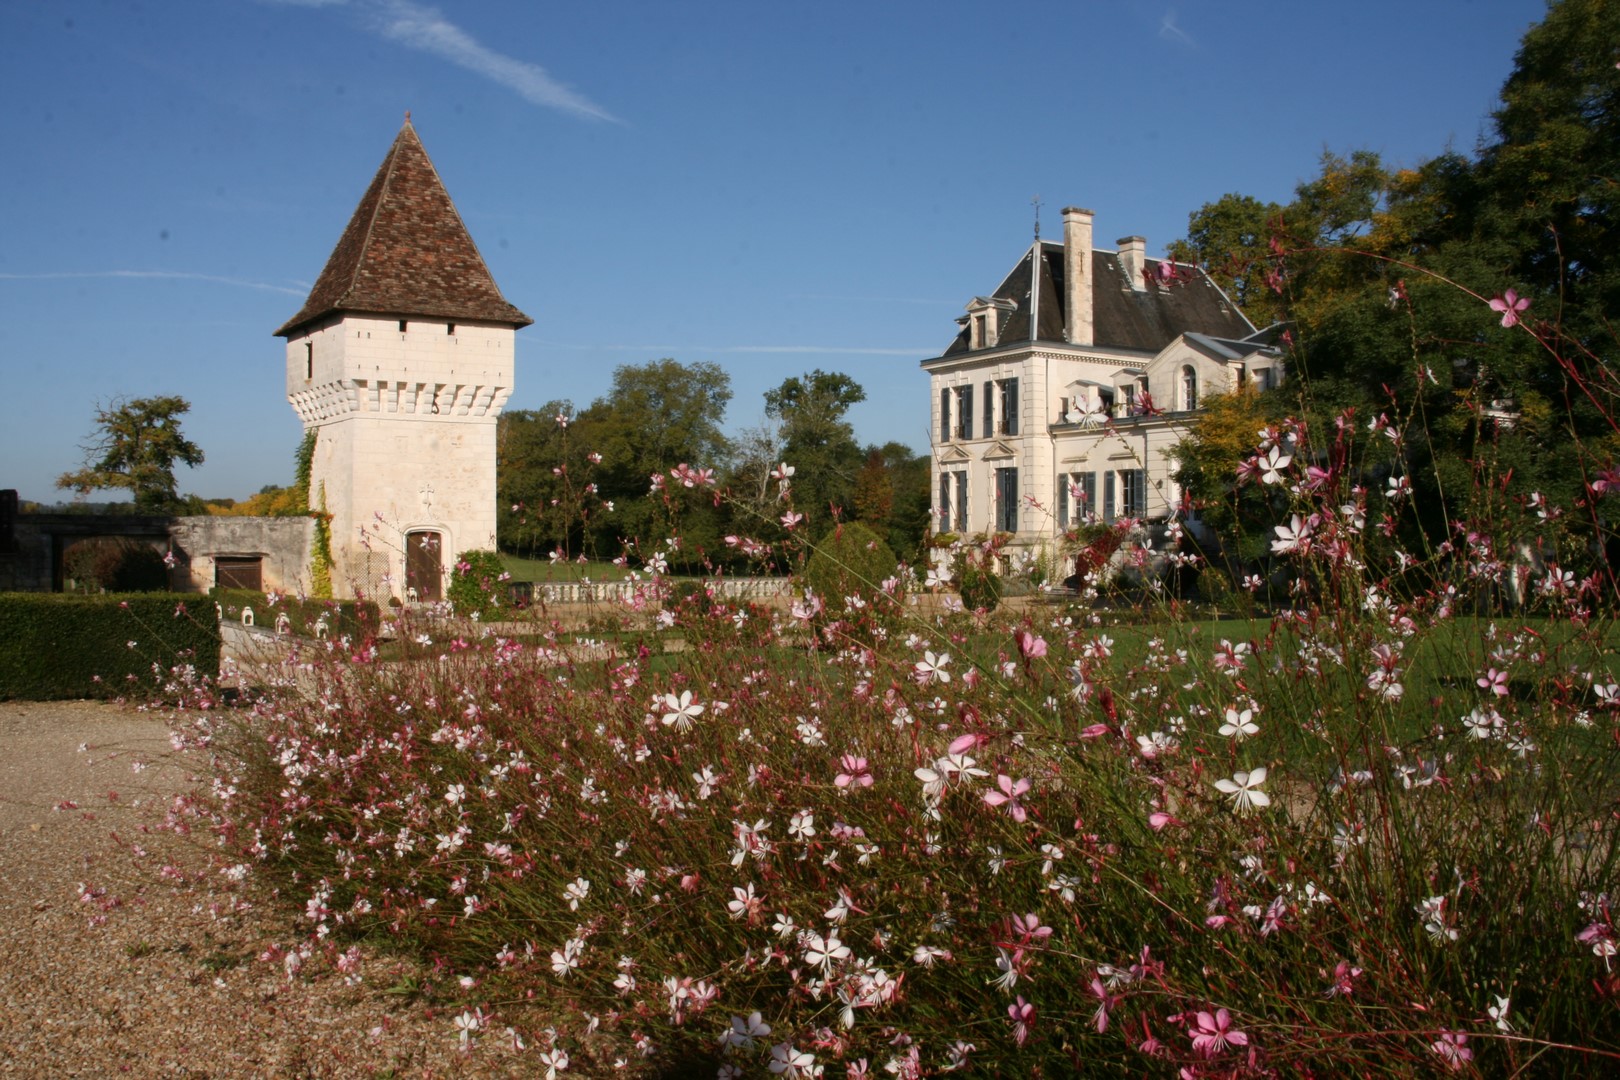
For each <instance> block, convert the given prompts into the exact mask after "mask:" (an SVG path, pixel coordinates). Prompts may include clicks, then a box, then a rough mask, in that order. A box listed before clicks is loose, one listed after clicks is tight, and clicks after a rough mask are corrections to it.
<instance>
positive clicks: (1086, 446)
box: [922, 209, 1282, 551]
mask: <svg viewBox="0 0 1620 1080" xmlns="http://www.w3.org/2000/svg"><path fill="white" fill-rule="evenodd" d="M1064 217H1065V236H1064V243H1063V245H1062V246H1061V248H1060V247H1059V246H1058V245H1056V244H1047V245H1042V244H1040V243H1039V242H1037V244H1036V245H1035V246H1034V247H1032V248H1031V249H1030V251H1029V252H1027V253H1026V255H1025V256H1024V259H1023V261H1022V262H1021V263H1020V264H1019V266H1018V267H1017V268H1015V270H1014V271H1013V272H1012V273H1011V274H1009V275H1008V278H1007V280H1006V281H1004V282H1003V284H1002V287H1001V288H1000V289H998V290H997V293H996V294H995V295H994V296H991V297H975V298H974V299H973V300H972V301H971V302H969V304H968V305H967V308H966V313H965V315H964V316H963V317H962V318H960V319H958V323H959V325H960V326H961V328H962V329H961V333H960V334H959V336H958V339H957V341H956V342H955V343H954V344H953V345H952V346H951V348H949V349H947V350H946V352H945V353H943V354H942V355H940V356H938V357H934V358H932V359H928V360H925V361H923V363H922V367H923V370H925V371H926V372H927V373H928V376H929V401H930V403H931V404H930V414H931V419H930V426H929V430H930V432H931V442H932V456H933V479H932V486H933V503H934V514H935V518H934V529H935V532H936V533H937V534H944V533H954V534H958V535H961V536H965V537H975V536H987V535H990V534H995V533H1003V534H1010V546H1011V547H1012V548H1013V549H1015V550H1016V549H1023V550H1026V551H1034V550H1048V551H1050V550H1052V549H1053V547H1054V546H1055V544H1056V541H1058V540H1059V538H1060V537H1062V536H1063V534H1064V533H1066V532H1068V531H1070V530H1072V529H1073V528H1075V527H1077V526H1079V525H1082V524H1086V523H1089V522H1094V521H1105V522H1113V521H1118V520H1121V519H1127V518H1129V519H1136V520H1153V519H1164V518H1168V517H1170V516H1172V515H1173V514H1176V513H1178V512H1179V511H1180V510H1181V509H1183V508H1182V506H1181V503H1182V499H1181V492H1180V491H1179V490H1178V487H1177V485H1176V482H1175V479H1174V467H1175V466H1174V460H1173V458H1172V457H1171V456H1170V453H1169V451H1170V449H1171V448H1172V447H1173V446H1175V445H1176V444H1177V443H1178V442H1180V441H1181V440H1182V439H1183V438H1184V437H1186V435H1187V434H1188V433H1189V431H1190V430H1191V422H1192V421H1193V419H1194V418H1195V414H1196V411H1197V409H1198V406H1199V402H1200V401H1201V400H1202V398H1203V397H1204V396H1206V395H1210V394H1214V393H1224V392H1230V391H1232V390H1234V389H1236V388H1237V387H1238V386H1240V385H1244V384H1250V385H1253V386H1255V387H1257V388H1260V389H1264V388H1268V387H1270V386H1273V385H1276V384H1277V382H1278V381H1280V379H1281V378H1282V367H1281V360H1280V357H1279V354H1278V353H1277V351H1276V350H1275V349H1274V348H1273V347H1272V346H1271V345H1270V344H1269V341H1270V338H1271V335H1270V334H1269V333H1267V332H1257V331H1256V330H1255V329H1254V327H1253V326H1252V325H1251V324H1249V323H1248V321H1247V320H1246V319H1244V318H1243V317H1242V315H1241V313H1238V312H1237V311H1236V309H1235V308H1233V307H1231V306H1230V304H1229V303H1228V301H1227V300H1226V297H1225V296H1224V295H1223V294H1221V292H1220V290H1219V289H1218V288H1217V287H1216V286H1215V285H1214V283H1213V282H1211V281H1210V280H1209V279H1208V278H1207V277H1206V276H1204V275H1203V274H1202V272H1200V271H1197V270H1196V269H1194V268H1190V267H1184V266H1178V265H1176V264H1172V263H1166V262H1164V261H1162V260H1149V259H1147V258H1146V256H1145V248H1146V241H1144V240H1142V239H1141V238H1140V237H1135V236H1132V237H1126V238H1124V239H1122V240H1121V241H1120V244H1119V248H1118V250H1117V251H1107V250H1095V249H1093V248H1092V247H1091V233H1092V228H1091V220H1092V217H1091V214H1090V212H1089V211H1083V210H1074V209H1070V210H1066V211H1065V213H1064ZM1150 278H1151V280H1150ZM1032 283H1033V284H1032ZM1174 290H1190V291H1188V292H1176V291H1174ZM1043 305H1047V306H1049V308H1050V310H1048V311H1046V312H1044V313H1043V311H1042V306H1043ZM1059 311H1061V315H1062V317H1061V319H1059V318H1057V312H1059ZM1043 314H1044V316H1045V317H1044V319H1043ZM1098 338H1101V340H1098ZM1121 339H1126V340H1125V343H1124V344H1122V343H1121ZM1144 344H1146V345H1149V346H1151V347H1141V346H1143V345H1144Z"/></svg>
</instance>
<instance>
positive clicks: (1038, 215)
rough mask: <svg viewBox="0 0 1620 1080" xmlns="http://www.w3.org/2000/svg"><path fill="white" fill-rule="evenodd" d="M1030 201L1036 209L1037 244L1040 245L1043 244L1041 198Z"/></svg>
mask: <svg viewBox="0 0 1620 1080" xmlns="http://www.w3.org/2000/svg"><path fill="white" fill-rule="evenodd" d="M1029 201H1030V203H1031V204H1032V205H1033V206H1034V207H1035V242H1036V243H1037V244H1038V243H1040V242H1041V197H1040V196H1039V195H1037V196H1035V197H1034V198H1033V199H1031V200H1029Z"/></svg>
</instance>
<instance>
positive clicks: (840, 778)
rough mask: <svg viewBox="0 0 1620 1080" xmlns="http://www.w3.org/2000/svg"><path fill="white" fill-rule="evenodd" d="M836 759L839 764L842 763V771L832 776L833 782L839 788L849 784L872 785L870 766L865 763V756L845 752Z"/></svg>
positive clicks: (858, 785) (857, 785)
mask: <svg viewBox="0 0 1620 1080" xmlns="http://www.w3.org/2000/svg"><path fill="white" fill-rule="evenodd" d="M838 761H839V764H841V765H843V767H844V771H843V772H841V773H839V774H838V775H837V776H835V777H833V783H834V784H837V785H838V786H839V787H841V788H847V787H850V786H851V785H853V786H855V787H871V786H872V772H871V766H870V765H868V764H867V762H866V759H865V758H863V757H856V756H855V755H854V754H845V755H843V756H842V757H840V758H839V759H838Z"/></svg>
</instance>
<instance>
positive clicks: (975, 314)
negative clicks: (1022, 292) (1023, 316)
mask: <svg viewBox="0 0 1620 1080" xmlns="http://www.w3.org/2000/svg"><path fill="white" fill-rule="evenodd" d="M1016 310H1018V305H1017V304H1015V303H1013V302H1012V301H1011V300H1002V299H999V298H994V297H987V296H975V297H974V298H973V300H972V302H971V303H969V304H968V306H967V311H968V315H967V317H968V324H967V325H968V348H969V349H993V348H995V347H996V346H997V345H999V344H1001V330H1002V326H1003V323H1004V321H1005V317H1006V315H1007V313H1009V312H1012V311H1016Z"/></svg>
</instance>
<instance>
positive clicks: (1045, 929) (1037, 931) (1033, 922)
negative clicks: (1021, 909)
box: [1012, 911, 1052, 945]
mask: <svg viewBox="0 0 1620 1080" xmlns="http://www.w3.org/2000/svg"><path fill="white" fill-rule="evenodd" d="M1012 932H1013V936H1014V937H1016V938H1017V939H1018V944H1019V945H1028V944H1030V943H1031V942H1037V941H1045V940H1046V939H1047V938H1049V937H1051V936H1052V928H1051V927H1050V926H1043V925H1041V917H1040V916H1039V915H1037V914H1035V913H1034V912H1033V911H1032V912H1030V913H1029V914H1028V915H1014V916H1013V917H1012Z"/></svg>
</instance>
